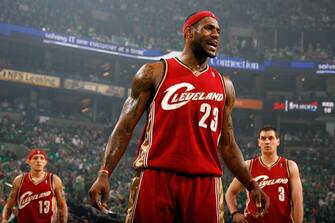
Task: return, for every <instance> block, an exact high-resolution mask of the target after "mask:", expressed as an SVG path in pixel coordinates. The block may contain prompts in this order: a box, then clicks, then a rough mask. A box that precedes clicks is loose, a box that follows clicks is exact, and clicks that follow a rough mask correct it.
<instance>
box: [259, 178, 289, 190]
mask: <svg viewBox="0 0 335 223" xmlns="http://www.w3.org/2000/svg"><path fill="white" fill-rule="evenodd" d="M269 178H270V177H268V176H266V175H260V176H258V177H255V181H256V182H257V183H258V185H259V187H260V188H264V187H266V186H270V185H275V184H287V183H288V178H277V179H269Z"/></svg>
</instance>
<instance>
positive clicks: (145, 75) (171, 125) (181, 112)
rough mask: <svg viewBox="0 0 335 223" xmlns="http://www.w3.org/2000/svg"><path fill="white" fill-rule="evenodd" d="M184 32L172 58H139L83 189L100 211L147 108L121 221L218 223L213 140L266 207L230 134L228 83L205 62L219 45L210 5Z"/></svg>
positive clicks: (219, 210)
mask: <svg viewBox="0 0 335 223" xmlns="http://www.w3.org/2000/svg"><path fill="white" fill-rule="evenodd" d="M183 33H184V41H185V46H184V49H183V52H182V54H181V55H180V56H179V57H176V58H170V59H166V60H161V61H159V62H154V63H148V64H145V65H144V66H143V67H142V68H141V69H140V70H139V71H138V72H137V74H136V75H135V77H134V79H133V82H132V87H131V89H132V91H131V95H130V96H129V97H128V99H127V100H126V102H125V104H124V106H123V109H122V112H121V116H120V118H119V121H118V122H117V124H116V126H115V129H114V130H113V132H112V134H111V136H110V138H109V141H108V143H107V146H106V149H105V155H104V158H103V162H102V166H101V169H100V171H99V174H98V178H97V180H96V181H95V182H94V184H93V185H92V187H91V189H90V191H89V194H90V197H91V201H92V205H93V206H95V207H97V208H99V209H102V210H106V209H105V208H106V201H107V199H108V194H109V188H110V185H109V176H110V175H111V173H112V171H113V170H114V168H115V166H116V165H117V163H118V162H119V160H120V158H121V156H122V155H123V154H124V152H125V150H126V148H127V145H128V143H129V140H130V138H131V135H132V132H133V129H134V127H135V126H136V124H137V122H138V121H139V119H140V117H141V115H142V114H143V113H144V111H146V112H147V122H146V125H145V129H144V132H143V135H142V137H141V139H140V143H139V148H138V154H137V157H136V159H135V161H134V167H135V169H136V170H137V175H136V176H135V177H134V179H133V181H132V185H131V193H130V199H129V208H128V213H127V216H126V222H206V223H207V222H223V191H222V184H221V175H222V170H221V163H220V159H219V156H218V145H219V147H220V148H219V149H220V154H221V156H222V157H223V159H224V161H225V163H226V165H227V166H228V167H229V169H230V170H231V171H232V172H233V174H234V175H235V176H236V177H237V178H238V179H239V180H240V181H241V182H243V185H245V186H246V187H247V188H248V190H249V191H250V192H251V193H252V194H253V199H255V201H257V202H258V205H259V206H258V208H259V212H260V213H265V212H266V211H267V206H268V201H267V200H266V199H267V197H266V195H265V193H263V192H262V190H261V189H260V188H259V186H258V185H257V183H256V182H255V181H253V180H252V179H251V177H250V174H249V172H248V170H247V168H246V166H245V164H244V160H243V157H242V155H241V152H240V149H239V147H238V146H237V144H236V142H235V138H234V134H233V127H232V119H231V111H232V108H233V105H234V100H235V93H234V88H233V84H232V82H231V81H230V80H229V79H227V78H223V77H222V76H221V75H220V73H219V72H218V71H216V70H215V69H213V68H212V67H210V66H208V57H210V58H213V57H215V56H216V53H217V48H218V45H219V37H220V27H219V23H218V19H217V18H216V16H215V15H214V14H213V13H212V12H210V11H200V12H197V13H194V14H192V15H191V16H189V17H188V18H187V19H186V21H185V24H184V26H183Z"/></svg>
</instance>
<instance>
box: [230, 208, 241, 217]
mask: <svg viewBox="0 0 335 223" xmlns="http://www.w3.org/2000/svg"><path fill="white" fill-rule="evenodd" d="M237 214H242V212H241V211H239V210H237V211H234V212H232V213H231V214H230V215H231V218H232V219H233V218H234V216H236V215H237Z"/></svg>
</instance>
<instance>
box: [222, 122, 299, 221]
mask: <svg viewBox="0 0 335 223" xmlns="http://www.w3.org/2000/svg"><path fill="white" fill-rule="evenodd" d="M279 143H280V141H279V136H278V134H277V131H276V129H275V128H273V127H271V126H265V127H263V128H262V129H261V130H260V131H259V136H258V146H259V147H260V149H261V155H260V156H259V157H257V158H255V159H252V160H247V161H246V164H247V166H248V167H249V169H250V173H251V176H252V177H253V179H255V180H256V181H257V183H258V184H259V186H260V187H261V188H262V189H263V190H264V192H265V193H266V194H267V195H268V196H269V198H270V208H269V212H268V214H267V215H266V216H264V217H263V218H259V219H254V218H253V217H252V214H254V213H255V211H256V207H255V204H254V202H253V201H251V199H250V193H248V199H247V204H246V209H245V212H244V214H242V213H241V212H239V210H238V208H237V196H238V194H239V192H240V191H241V189H242V184H241V183H240V182H239V181H238V180H237V179H236V178H234V179H233V181H232V183H231V184H230V186H229V188H228V189H227V192H226V202H227V205H228V208H229V211H230V213H232V216H233V222H236V223H240V222H264V223H265V222H271V223H291V222H294V223H302V221H303V195H302V186H301V181H300V176H299V169H298V166H297V164H296V163H295V162H294V161H292V160H287V159H285V158H283V157H280V156H278V154H277V146H279Z"/></svg>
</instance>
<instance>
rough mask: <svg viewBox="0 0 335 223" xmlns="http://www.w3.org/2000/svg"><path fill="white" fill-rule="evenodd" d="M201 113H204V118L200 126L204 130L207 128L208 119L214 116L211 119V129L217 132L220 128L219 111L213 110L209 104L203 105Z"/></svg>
mask: <svg viewBox="0 0 335 223" xmlns="http://www.w3.org/2000/svg"><path fill="white" fill-rule="evenodd" d="M200 112H202V113H204V114H203V116H202V117H201V119H200V121H199V126H200V127H203V128H207V124H206V120H207V119H208V117H209V116H210V115H211V113H212V115H213V119H211V122H210V128H211V130H212V131H213V132H216V129H217V127H218V116H219V109H218V108H216V107H214V108H213V109H212V107H211V105H210V104H207V103H203V104H201V106H200Z"/></svg>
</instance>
